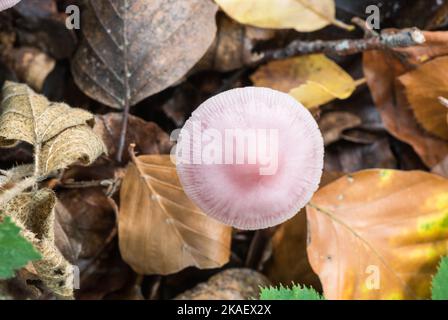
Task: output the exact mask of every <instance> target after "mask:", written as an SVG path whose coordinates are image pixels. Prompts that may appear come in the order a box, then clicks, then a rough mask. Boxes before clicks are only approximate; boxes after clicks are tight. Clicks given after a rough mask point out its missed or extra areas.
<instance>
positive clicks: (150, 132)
mask: <svg viewBox="0 0 448 320" xmlns="http://www.w3.org/2000/svg"><path fill="white" fill-rule="evenodd" d="M122 121H123V119H122V116H121V114H119V113H116V112H115V113H108V114H105V115H100V116H96V117H95V126H94V127H93V131H94V132H95V133H96V134H97V135H98V136H100V137H101V138H102V140H103V141H104V144H105V145H106V147H107V150H108V157H109V158H110V159H115V158H116V154H117V141H118V139H119V137H120V133H121V125H122ZM131 143H134V144H135V145H136V148H135V150H136V152H137V153H139V154H154V153H161V154H168V153H170V150H171V148H172V146H173V143H172V142H171V141H170V137H169V136H168V134H167V133H166V132H164V131H163V130H162V129H161V128H160V127H159V126H158V125H157V124H156V123H154V122H146V121H144V120H143V119H140V118H138V117H135V116H132V115H130V116H129V129H128V131H127V134H126V143H125V145H130V144H131ZM123 161H124V163H127V162H128V161H129V155H128V154H123Z"/></svg>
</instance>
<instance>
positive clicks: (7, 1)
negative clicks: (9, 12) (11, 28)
mask: <svg viewBox="0 0 448 320" xmlns="http://www.w3.org/2000/svg"><path fill="white" fill-rule="evenodd" d="M19 2H20V0H0V11H3V10H6V9H9V8H12V7H14V6H15V5H16V4H18V3H19Z"/></svg>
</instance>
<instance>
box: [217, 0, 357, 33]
mask: <svg viewBox="0 0 448 320" xmlns="http://www.w3.org/2000/svg"><path fill="white" fill-rule="evenodd" d="M215 2H216V3H217V4H218V5H219V6H220V7H221V9H223V10H224V11H225V12H226V13H227V14H228V15H229V16H230V17H232V18H233V19H235V20H236V21H238V22H240V23H243V24H249V25H253V26H256V27H260V28H270V29H288V28H293V29H296V30H297V31H301V32H311V31H316V30H319V29H322V28H324V27H326V26H328V25H329V24H335V25H337V26H339V27H341V28H345V29H349V30H351V29H352V28H351V26H347V25H345V24H344V23H342V22H340V21H337V20H336V18H335V15H336V8H335V4H334V0H244V1H241V0H215Z"/></svg>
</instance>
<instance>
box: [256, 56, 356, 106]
mask: <svg viewBox="0 0 448 320" xmlns="http://www.w3.org/2000/svg"><path fill="white" fill-rule="evenodd" d="M251 79H252V81H253V82H254V84H255V85H256V86H259V87H268V88H272V89H276V90H279V91H283V92H286V93H289V94H291V95H292V96H293V97H294V98H296V99H297V100H298V101H299V102H301V103H302V104H303V105H304V106H305V107H307V108H314V107H318V106H320V105H323V104H326V103H328V102H330V101H332V100H333V99H335V98H338V99H347V98H348V97H350V96H351V94H352V93H353V91H355V89H356V83H355V81H354V80H353V78H352V77H351V76H350V75H349V74H348V73H346V72H345V71H344V69H342V68H341V67H339V66H338V65H337V64H336V63H334V62H333V61H331V60H330V59H328V58H327V57H325V55H323V54H313V55H306V56H300V57H295V58H290V59H285V60H279V61H272V62H270V63H268V64H267V65H265V66H262V67H260V68H259V69H258V70H257V71H256V72H255V73H254V74H253V75H252V77H251Z"/></svg>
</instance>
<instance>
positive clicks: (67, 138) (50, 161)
mask: <svg viewBox="0 0 448 320" xmlns="http://www.w3.org/2000/svg"><path fill="white" fill-rule="evenodd" d="M105 152H106V147H105V146H104V143H103V141H102V140H101V138H100V137H99V136H97V135H96V134H94V133H93V132H92V129H90V127H88V126H76V127H72V128H69V129H67V130H65V131H63V132H62V133H61V134H59V135H58V136H56V137H54V138H53V139H51V140H49V141H47V142H46V143H45V144H44V145H43V147H42V151H41V154H40V161H39V163H40V165H41V167H40V172H42V173H48V172H52V171H55V170H59V169H65V168H67V167H68V166H70V165H72V164H73V163H76V162H79V163H80V164H82V165H84V166H88V165H90V164H92V163H93V162H94V161H95V160H96V159H97V158H98V157H99V156H100V155H101V154H103V153H105Z"/></svg>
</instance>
